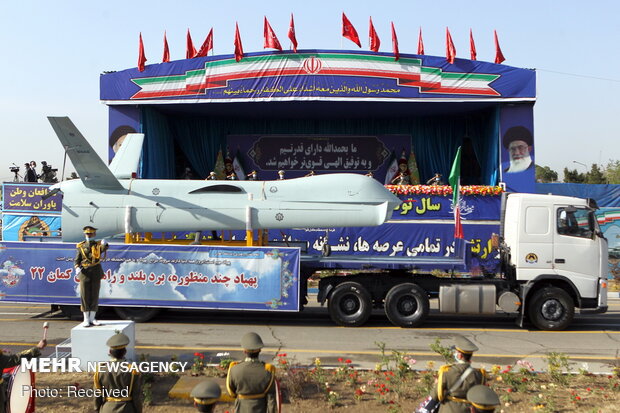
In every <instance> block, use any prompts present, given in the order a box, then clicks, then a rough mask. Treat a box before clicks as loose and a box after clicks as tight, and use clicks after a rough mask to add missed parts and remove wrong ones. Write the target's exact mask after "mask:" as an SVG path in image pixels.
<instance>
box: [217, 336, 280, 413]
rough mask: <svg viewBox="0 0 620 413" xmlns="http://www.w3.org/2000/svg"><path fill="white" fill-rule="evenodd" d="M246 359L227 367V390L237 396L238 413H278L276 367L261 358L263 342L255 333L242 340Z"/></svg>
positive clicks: (236, 411)
mask: <svg viewBox="0 0 620 413" xmlns="http://www.w3.org/2000/svg"><path fill="white" fill-rule="evenodd" d="M241 347H242V348H243V352H244V353H245V360H244V361H242V362H241V363H237V362H232V363H230V367H229V368H228V376H227V377H226V388H227V389H228V393H229V394H230V395H231V396H232V397H235V398H236V400H235V409H234V411H235V413H276V412H277V411H278V407H277V400H276V383H275V378H276V368H275V367H274V366H273V365H271V364H265V363H263V362H262V361H260V360H259V359H258V356H259V355H260V351H261V349H262V348H263V347H264V344H263V340H262V339H261V338H260V336H259V335H258V334H256V333H247V334H246V335H244V336H243V338H242V339H241Z"/></svg>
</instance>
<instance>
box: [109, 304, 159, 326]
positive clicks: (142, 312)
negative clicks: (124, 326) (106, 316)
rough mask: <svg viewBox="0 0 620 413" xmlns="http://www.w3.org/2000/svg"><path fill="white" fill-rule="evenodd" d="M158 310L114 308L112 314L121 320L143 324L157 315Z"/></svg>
mask: <svg viewBox="0 0 620 413" xmlns="http://www.w3.org/2000/svg"><path fill="white" fill-rule="evenodd" d="M159 310H160V309H159V308H149V307H114V312H115V313H116V315H118V316H119V317H120V318H122V319H123V320H131V321H135V322H136V323H144V322H146V321H149V320H150V319H151V318H153V317H155V316H156V315H157V313H159Z"/></svg>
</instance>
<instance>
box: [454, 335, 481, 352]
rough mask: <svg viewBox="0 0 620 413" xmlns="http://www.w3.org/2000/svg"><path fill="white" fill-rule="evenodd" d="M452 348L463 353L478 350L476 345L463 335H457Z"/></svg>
mask: <svg viewBox="0 0 620 413" xmlns="http://www.w3.org/2000/svg"><path fill="white" fill-rule="evenodd" d="M454 342H455V344H456V345H455V346H454V348H455V349H456V350H457V351H459V352H461V353H464V354H472V353H473V352H474V351H478V347H476V345H475V344H474V343H472V342H471V341H469V340H468V339H466V338H465V337H462V336H459V337H457V338H456V339H455V340H454Z"/></svg>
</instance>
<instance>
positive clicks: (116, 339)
mask: <svg viewBox="0 0 620 413" xmlns="http://www.w3.org/2000/svg"><path fill="white" fill-rule="evenodd" d="M105 344H106V346H108V347H110V348H111V349H114V350H116V349H120V348H125V347H127V344H129V337H127V336H126V335H125V334H123V333H121V332H118V333H116V334H114V335H113V336H112V337H110V338H109V339H108V341H107V342H106V343H105Z"/></svg>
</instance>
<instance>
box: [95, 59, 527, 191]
mask: <svg viewBox="0 0 620 413" xmlns="http://www.w3.org/2000/svg"><path fill="white" fill-rule="evenodd" d="M535 80H536V77H535V72H534V71H533V70H529V69H520V68H515V67H510V66H506V65H500V64H493V63H488V62H480V61H472V60H467V59H456V60H455V62H454V64H449V63H448V62H447V61H446V59H445V58H443V57H434V56H418V55H401V57H400V59H399V60H398V61H395V60H394V57H393V56H392V55H391V54H387V53H373V52H359V51H323V50H304V51H299V52H298V53H292V52H262V53H252V54H247V55H244V57H243V59H242V60H241V61H239V62H236V61H235V58H234V56H232V55H223V56H209V57H203V58H194V59H185V60H180V61H174V62H169V63H161V64H154V65H148V66H146V69H145V70H144V71H143V72H140V71H138V69H137V68H133V69H127V70H123V71H120V72H114V73H106V74H103V75H102V76H101V100H102V101H103V102H104V103H106V104H107V105H109V108H110V122H109V126H110V133H109V136H110V159H111V158H112V157H113V156H114V151H115V148H116V147H118V144H119V142H122V137H123V136H124V135H125V134H126V133H130V132H132V131H141V132H144V133H145V135H146V139H145V143H144V148H143V162H142V171H141V176H142V177H143V178H162V179H173V178H180V177H182V176H184V174H185V175H186V171H190V172H191V175H192V176H193V177H195V178H203V179H204V178H205V177H206V176H207V175H208V174H209V172H210V171H216V172H217V173H218V174H219V173H220V171H219V169H220V168H221V165H220V164H217V165H216V161H217V154H218V152H219V151H220V150H221V151H222V152H223V155H224V157H226V155H227V153H228V156H229V157H230V158H231V159H233V158H235V161H236V164H238V165H241V166H242V167H243V168H244V169H245V171H246V172H249V171H250V170H252V169H254V170H257V171H258V173H259V177H260V178H261V179H274V178H275V177H276V172H277V170H285V171H286V176H287V177H295V176H302V175H305V174H306V173H308V171H309V170H314V171H315V172H317V173H326V172H358V173H366V172H368V171H371V172H373V173H374V176H375V177H376V178H377V179H379V180H381V181H383V180H387V179H389V178H391V176H390V175H391V174H392V172H388V170H389V167H390V165H391V164H393V163H394V161H395V160H399V159H406V160H407V162H408V167H409V169H410V172H411V174H412V176H413V174H414V173H415V172H417V173H418V175H417V176H419V180H420V181H422V182H425V181H426V180H427V179H428V178H430V177H431V176H433V174H434V173H435V172H439V173H442V174H443V175H444V176H445V177H447V175H448V174H449V170H450V165H451V163H452V160H453V158H454V155H455V153H456V149H457V148H458V146H463V156H464V158H463V169H464V171H463V179H464V180H465V182H464V183H465V184H467V183H470V184H484V185H496V184H497V183H498V182H500V181H504V182H506V183H507V186H508V189H512V190H520V191H533V190H534V171H533V169H534V168H533V167H532V168H528V170H524V171H522V172H520V173H506V172H505V170H506V171H507V170H508V167H509V166H510V155H509V153H508V151H507V148H506V146H505V145H504V144H503V141H502V136H503V135H504V134H505V132H506V131H507V130H508V129H509V128H511V127H513V126H523V127H525V128H526V129H528V130H529V131H530V133H531V134H532V135H533V105H534V101H535V98H536V95H535V92H536V86H535ZM532 141H533V139H530V141H528V143H531V148H530V156H531V158H532V164H533V159H534V150H533V142H532Z"/></svg>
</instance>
